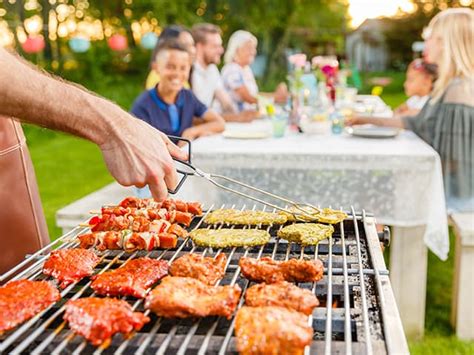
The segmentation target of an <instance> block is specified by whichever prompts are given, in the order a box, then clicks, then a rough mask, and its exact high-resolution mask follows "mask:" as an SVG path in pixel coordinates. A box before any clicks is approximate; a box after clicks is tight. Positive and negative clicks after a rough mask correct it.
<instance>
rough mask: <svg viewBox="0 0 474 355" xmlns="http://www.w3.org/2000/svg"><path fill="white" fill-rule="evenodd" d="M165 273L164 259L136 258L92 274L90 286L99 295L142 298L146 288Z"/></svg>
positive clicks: (166, 272) (166, 264) (166, 270)
mask: <svg viewBox="0 0 474 355" xmlns="http://www.w3.org/2000/svg"><path fill="white" fill-rule="evenodd" d="M167 274H168V263H167V262H166V261H164V260H155V259H151V258H146V257H145V258H138V259H133V260H130V261H129V262H127V263H126V264H125V265H124V266H122V267H120V268H118V269H115V270H112V271H107V272H104V273H103V274H100V275H96V276H94V277H93V280H94V281H93V282H92V284H91V287H92V289H93V290H94V291H95V292H97V294H99V295H104V296H134V297H137V298H143V297H145V295H146V290H147V288H149V287H150V286H152V285H153V284H154V283H155V282H157V281H158V280H160V279H161V278H163V277H164V276H166V275H167Z"/></svg>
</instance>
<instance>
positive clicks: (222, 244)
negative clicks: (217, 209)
mask: <svg viewBox="0 0 474 355" xmlns="http://www.w3.org/2000/svg"><path fill="white" fill-rule="evenodd" d="M189 236H190V237H191V239H192V240H193V242H194V243H195V244H196V245H199V246H202V247H211V248H227V247H246V246H256V245H263V244H266V243H268V241H269V240H270V233H268V232H267V231H264V230H259V229H230V228H221V229H195V230H193V231H192V232H191V233H189Z"/></svg>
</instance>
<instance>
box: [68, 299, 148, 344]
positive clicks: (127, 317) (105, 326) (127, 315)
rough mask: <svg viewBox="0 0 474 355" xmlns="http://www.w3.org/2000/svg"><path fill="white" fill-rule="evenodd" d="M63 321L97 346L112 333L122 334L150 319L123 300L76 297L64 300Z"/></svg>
mask: <svg viewBox="0 0 474 355" xmlns="http://www.w3.org/2000/svg"><path fill="white" fill-rule="evenodd" d="M64 320H66V321H68V322H69V327H70V328H71V329H72V330H73V331H74V332H75V333H77V334H80V335H82V336H83V337H84V338H86V339H87V340H88V341H89V342H90V343H91V344H92V345H95V346H98V345H101V344H102V343H104V342H105V341H107V340H108V339H110V338H112V336H113V335H114V334H115V333H122V334H124V335H125V336H127V335H129V334H130V333H132V332H133V331H138V330H140V329H141V328H142V327H143V325H144V324H146V323H148V322H149V321H150V318H148V317H147V316H145V315H144V314H143V313H140V312H133V310H132V307H131V306H130V305H129V304H128V303H127V302H125V301H122V300H118V299H114V298H97V297H89V298H79V299H77V300H71V301H68V302H67V303H66V311H65V312H64Z"/></svg>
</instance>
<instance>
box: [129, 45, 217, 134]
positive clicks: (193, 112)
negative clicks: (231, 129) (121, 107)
mask: <svg viewBox="0 0 474 355" xmlns="http://www.w3.org/2000/svg"><path fill="white" fill-rule="evenodd" d="M155 62H156V63H155V67H156V70H157V73H158V74H159V76H160V82H159V83H158V84H157V85H156V87H154V88H153V89H150V90H146V91H144V92H143V93H142V94H141V95H140V96H139V97H138V98H137V99H136V100H135V102H134V104H133V106H132V109H131V113H132V114H133V115H134V116H136V117H138V118H139V119H141V120H143V121H145V122H147V123H149V124H150V125H152V126H153V127H155V128H157V129H159V130H160V131H162V132H164V133H166V134H168V135H174V136H181V137H183V138H186V139H190V140H193V139H196V138H198V137H201V136H205V135H210V134H213V133H219V132H222V131H223V130H224V126H225V122H224V119H223V118H222V117H221V116H220V115H219V114H217V113H216V112H214V111H212V110H210V109H208V108H207V107H206V106H205V105H204V104H203V103H201V102H200V101H199V100H198V99H197V98H196V96H195V95H194V94H193V92H192V91H191V90H188V89H185V88H183V83H184V82H186V81H187V80H188V78H189V69H190V65H191V64H190V54H189V53H188V51H187V50H186V48H184V47H183V46H181V45H180V44H179V43H178V42H168V43H165V44H164V45H163V46H162V47H161V48H160V49H159V50H158V52H157V54H156V59H155ZM194 117H197V118H198V119H200V120H201V121H202V123H201V124H199V125H196V126H193V118H194Z"/></svg>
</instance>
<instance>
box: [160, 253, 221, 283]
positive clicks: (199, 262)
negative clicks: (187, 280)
mask: <svg viewBox="0 0 474 355" xmlns="http://www.w3.org/2000/svg"><path fill="white" fill-rule="evenodd" d="M226 263H227V257H226V256H225V254H219V255H218V256H217V257H216V258H211V257H204V256H202V255H198V254H186V255H184V256H182V257H180V258H178V259H176V260H175V261H174V262H173V263H172V264H171V266H170V269H169V274H170V275H172V276H181V277H192V278H194V279H198V280H199V281H202V282H204V283H205V284H207V285H211V286H214V285H215V284H216V282H217V281H219V280H220V279H222V278H223V277H224V275H225V265H226Z"/></svg>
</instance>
